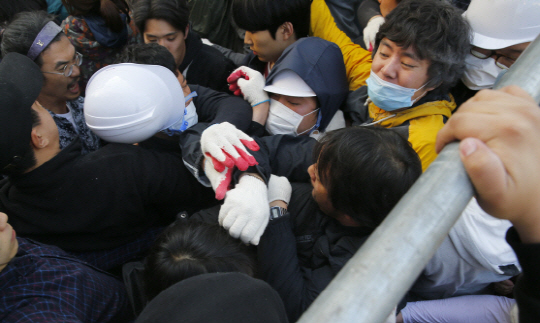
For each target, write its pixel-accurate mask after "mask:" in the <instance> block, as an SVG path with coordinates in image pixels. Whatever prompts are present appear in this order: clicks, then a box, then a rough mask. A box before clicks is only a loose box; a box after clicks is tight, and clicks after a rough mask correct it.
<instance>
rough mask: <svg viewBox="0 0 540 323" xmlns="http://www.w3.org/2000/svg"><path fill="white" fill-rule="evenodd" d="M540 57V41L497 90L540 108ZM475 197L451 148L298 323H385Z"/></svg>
mask: <svg viewBox="0 0 540 323" xmlns="http://www.w3.org/2000/svg"><path fill="white" fill-rule="evenodd" d="M539 57H540V36H539V37H537V39H536V40H535V41H534V42H533V43H531V44H530V45H529V47H528V48H527V50H525V51H524V52H523V54H522V55H521V56H520V58H519V59H518V60H517V61H516V63H514V65H513V66H512V68H511V69H510V70H509V71H508V72H507V73H506V75H504V76H503V77H502V78H501V80H500V82H499V83H498V84H496V85H495V88H500V87H502V86H505V85H510V84H515V85H518V86H520V87H522V88H523V89H525V90H526V91H527V92H529V94H531V95H532V96H533V97H534V98H535V99H536V102H540V59H539ZM472 196H473V187H472V185H471V183H470V181H469V179H468V177H467V173H466V172H465V169H464V168H463V164H462V163H461V161H460V158H459V152H458V143H452V144H449V145H447V146H446V147H445V148H444V149H443V151H442V152H441V153H440V154H439V156H438V157H437V159H436V160H435V161H434V162H433V163H432V164H431V165H430V166H429V168H428V169H427V170H426V172H425V173H424V174H422V176H420V178H419V179H418V181H417V182H416V183H415V184H414V185H413V187H411V189H410V190H409V192H407V194H406V195H405V196H404V197H403V198H402V199H401V201H400V202H399V203H398V204H397V205H396V207H395V208H394V209H393V210H392V212H390V214H389V215H388V217H387V218H386V219H385V220H384V221H383V223H382V224H381V225H380V226H379V227H378V228H377V229H376V230H375V231H374V232H373V234H372V235H371V236H370V237H369V239H368V240H367V241H366V242H365V244H364V245H363V246H362V248H361V249H360V250H358V252H357V253H356V254H355V255H354V257H353V258H352V259H351V260H349V262H348V263H347V265H346V266H345V267H344V268H343V269H342V270H341V271H340V272H339V274H338V275H337V276H336V277H335V278H334V280H333V281H332V282H331V283H330V285H329V286H328V287H327V288H326V289H325V290H324V291H323V292H322V293H321V295H319V297H318V298H317V299H316V300H315V302H313V304H312V305H311V306H310V307H309V309H308V310H307V311H306V312H305V313H304V315H302V317H301V318H300V320H299V321H298V322H299V323H314V322H321V323H323V322H324V323H327V322H340V323H345V322H355V323H377V322H383V321H384V320H385V319H386V318H387V317H388V315H389V314H390V312H391V311H392V309H393V308H394V306H395V305H396V304H397V303H398V302H399V301H400V300H401V299H402V298H403V296H404V295H405V293H406V292H407V290H408V289H409V288H410V287H411V286H412V284H413V283H414V281H415V280H416V278H417V277H418V275H419V274H420V272H421V271H422V269H423V268H424V267H425V265H426V264H427V262H428V261H429V259H430V258H431V257H432V256H433V254H434V253H435V251H436V250H437V248H438V247H439V245H440V243H441V242H442V241H443V239H444V238H445V237H446V235H447V234H448V231H450V228H451V227H452V226H453V224H454V223H455V222H456V221H457V219H458V218H459V216H460V215H461V212H462V211H463V209H464V208H465V206H466V205H467V203H468V202H469V200H470V199H471V197H472Z"/></svg>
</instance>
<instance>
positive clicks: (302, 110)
mask: <svg viewBox="0 0 540 323" xmlns="http://www.w3.org/2000/svg"><path fill="white" fill-rule="evenodd" d="M269 94H270V98H271V99H274V100H276V101H279V102H280V103H281V104H283V105H284V106H286V107H287V108H289V109H291V110H293V111H294V112H296V113H298V114H299V115H301V116H304V118H303V119H302V122H300V124H299V125H298V129H296V132H297V133H304V132H306V131H307V130H308V129H311V128H313V126H315V124H316V123H317V116H318V115H317V113H316V112H313V111H315V109H317V99H316V98H315V97H297V96H288V95H281V94H277V93H269ZM312 112H313V113H312ZM310 113H311V114H310ZM306 134H307V132H306Z"/></svg>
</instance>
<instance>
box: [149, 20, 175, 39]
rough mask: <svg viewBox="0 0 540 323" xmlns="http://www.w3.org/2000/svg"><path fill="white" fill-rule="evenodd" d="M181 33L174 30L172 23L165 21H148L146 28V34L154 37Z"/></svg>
mask: <svg viewBox="0 0 540 323" xmlns="http://www.w3.org/2000/svg"><path fill="white" fill-rule="evenodd" d="M179 31H181V30H178V29H176V28H174V27H173V26H172V25H171V24H170V23H168V22H167V21H165V20H163V19H148V20H147V21H146V22H145V26H144V33H145V34H150V35H152V36H164V35H167V34H173V33H177V32H179Z"/></svg>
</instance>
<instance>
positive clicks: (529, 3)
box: [463, 0, 540, 49]
mask: <svg viewBox="0 0 540 323" xmlns="http://www.w3.org/2000/svg"><path fill="white" fill-rule="evenodd" d="M463 17H464V18H465V19H466V20H467V21H468V22H469V24H470V25H471V29H472V34H473V40H472V44H473V45H474V46H477V47H480V48H485V49H501V48H505V47H508V46H513V45H516V44H521V43H526V42H530V41H533V40H534V39H535V38H536V36H538V35H539V34H540V1H538V0H472V1H471V4H470V5H469V7H468V9H467V11H465V12H464V13H463Z"/></svg>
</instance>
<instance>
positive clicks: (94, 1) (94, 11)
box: [62, 0, 130, 33]
mask: <svg viewBox="0 0 540 323" xmlns="http://www.w3.org/2000/svg"><path fill="white" fill-rule="evenodd" d="M62 4H63V5H64V7H66V10H67V11H68V12H69V14H70V15H72V16H89V15H94V16H100V17H102V18H103V20H104V21H105V25H106V26H107V27H108V28H109V29H110V30H112V31H114V32H117V33H119V32H121V31H122V30H123V28H124V26H125V23H124V20H123V19H122V17H121V16H120V14H121V13H124V14H125V15H126V17H127V19H128V22H129V19H130V18H129V7H128V4H127V2H126V0H62Z"/></svg>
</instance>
